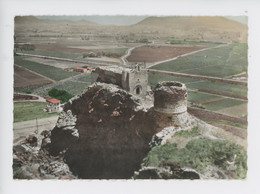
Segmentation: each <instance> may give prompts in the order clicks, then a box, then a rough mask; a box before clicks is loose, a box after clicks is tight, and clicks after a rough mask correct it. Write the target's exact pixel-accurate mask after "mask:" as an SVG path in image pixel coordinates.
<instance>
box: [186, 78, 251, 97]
mask: <svg viewBox="0 0 260 194" xmlns="http://www.w3.org/2000/svg"><path fill="white" fill-rule="evenodd" d="M186 85H187V87H188V88H193V89H204V90H213V91H219V92H229V93H233V94H237V95H242V96H247V87H246V86H241V85H234V84H228V83H221V82H212V81H200V82H194V83H187V84H186Z"/></svg>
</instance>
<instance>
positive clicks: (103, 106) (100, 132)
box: [48, 83, 159, 178]
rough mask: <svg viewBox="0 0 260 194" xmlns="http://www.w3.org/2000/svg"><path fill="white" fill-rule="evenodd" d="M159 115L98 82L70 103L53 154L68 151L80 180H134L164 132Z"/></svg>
mask: <svg viewBox="0 0 260 194" xmlns="http://www.w3.org/2000/svg"><path fill="white" fill-rule="evenodd" d="M153 116H154V115H153V113H152V109H149V108H147V106H145V105H144V104H143V103H142V99H140V98H138V97H136V96H134V95H132V94H130V93H128V92H126V91H124V90H122V89H120V88H119V87H117V86H115V85H112V84H105V83H102V84H101V83H97V84H95V85H93V86H91V87H89V88H88V90H87V91H85V92H84V93H83V94H82V95H81V96H78V97H77V98H74V99H73V100H71V101H70V103H68V104H66V106H65V107H64V113H62V115H61V116H60V118H59V120H58V123H57V125H56V127H55V128H54V129H53V130H52V132H51V137H50V138H51V143H50V144H49V147H48V149H49V151H50V153H51V154H52V155H59V154H60V153H62V152H66V153H65V158H64V159H65V161H66V163H67V164H68V165H69V167H70V169H71V170H72V172H73V173H74V174H75V175H78V176H79V177H80V178H130V177H131V176H132V175H133V172H134V171H136V170H138V169H139V168H140V164H141V162H142V159H143V158H144V157H145V156H146V154H147V153H148V151H149V149H150V148H149V142H150V140H151V138H152V136H153V135H154V134H155V133H157V132H158V131H157V130H159V129H158V128H157V125H156V123H155V119H154V117H153ZM75 129H77V130H75ZM76 131H77V134H78V135H75V133H76ZM73 134H74V135H73Z"/></svg>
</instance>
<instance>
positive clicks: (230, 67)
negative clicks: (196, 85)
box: [152, 43, 248, 77]
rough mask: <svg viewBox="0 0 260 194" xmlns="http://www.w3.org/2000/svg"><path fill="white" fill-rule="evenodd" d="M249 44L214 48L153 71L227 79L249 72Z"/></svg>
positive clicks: (155, 67)
mask: <svg viewBox="0 0 260 194" xmlns="http://www.w3.org/2000/svg"><path fill="white" fill-rule="evenodd" d="M247 66H248V62H247V44H245V43H236V44H230V45H227V46H225V47H219V48H212V49H209V50H206V51H201V52H198V53H195V54H192V55H189V56H184V57H179V58H178V59H176V60H173V61H170V62H166V63H161V64H159V65H156V66H153V67H152V69H158V70H165V71H174V72H181V73H190V74H196V75H207V76H215V77H226V76H230V75H235V74H238V73H241V72H246V71H247Z"/></svg>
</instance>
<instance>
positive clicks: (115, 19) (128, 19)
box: [37, 15, 247, 25]
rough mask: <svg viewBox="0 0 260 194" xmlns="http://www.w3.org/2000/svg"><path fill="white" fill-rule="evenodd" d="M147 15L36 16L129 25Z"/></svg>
mask: <svg viewBox="0 0 260 194" xmlns="http://www.w3.org/2000/svg"><path fill="white" fill-rule="evenodd" d="M147 17H149V16H122V15H115V16H97V15H96V16H95V15H93V16H37V18H39V19H51V20H70V21H78V20H88V21H90V22H94V23H97V24H114V25H131V24H136V23H138V22H140V21H142V20H143V19H145V18H147ZM226 18H228V19H232V20H235V21H238V22H241V23H243V24H247V17H246V16H227V17H226Z"/></svg>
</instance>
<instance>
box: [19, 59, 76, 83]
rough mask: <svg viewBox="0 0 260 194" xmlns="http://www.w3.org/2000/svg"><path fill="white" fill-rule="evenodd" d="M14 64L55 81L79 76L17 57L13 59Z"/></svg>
mask: <svg viewBox="0 0 260 194" xmlns="http://www.w3.org/2000/svg"><path fill="white" fill-rule="evenodd" d="M14 63H15V64H16V65H19V66H21V67H24V68H27V69H29V70H31V71H34V72H36V73H38V74H41V75H43V76H46V77H48V78H50V79H53V80H55V81H59V80H62V79H66V78H68V77H71V76H73V75H77V74H79V73H78V72H68V71H65V70H62V69H60V68H56V67H53V66H49V65H43V64H41V63H37V62H32V61H28V60H26V58H23V57H18V56H16V57H14Z"/></svg>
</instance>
